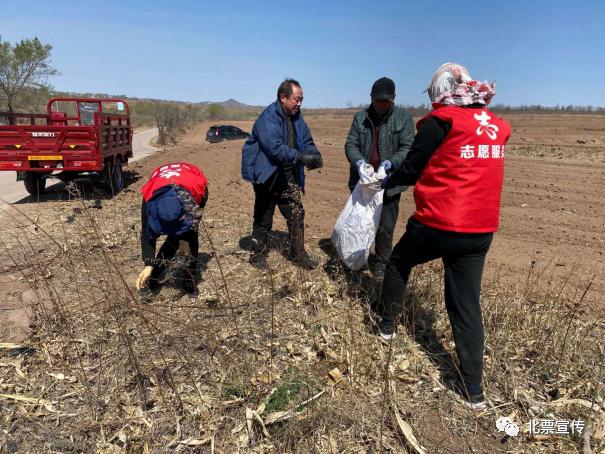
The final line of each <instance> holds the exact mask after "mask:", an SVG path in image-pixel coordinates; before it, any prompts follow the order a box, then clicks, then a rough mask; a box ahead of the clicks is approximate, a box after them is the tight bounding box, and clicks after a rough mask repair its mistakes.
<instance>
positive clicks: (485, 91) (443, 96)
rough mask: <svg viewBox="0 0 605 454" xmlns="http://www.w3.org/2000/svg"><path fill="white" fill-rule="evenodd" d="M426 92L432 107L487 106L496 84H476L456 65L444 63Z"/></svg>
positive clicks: (476, 82) (494, 92) (462, 67)
mask: <svg viewBox="0 0 605 454" xmlns="http://www.w3.org/2000/svg"><path fill="white" fill-rule="evenodd" d="M427 91H428V93H429V98H430V99H431V102H432V103H433V107H434V108H437V107H439V106H446V105H449V106H468V105H469V104H477V103H478V104H483V105H487V104H489V102H490V101H491V99H492V97H493V96H494V95H495V94H496V82H492V83H491V84H489V83H488V82H487V81H485V82H478V81H476V80H473V79H472V78H471V75H470V73H469V72H468V70H467V69H466V68H465V67H464V66H462V65H459V64H458V63H444V64H443V65H441V66H440V67H439V69H437V71H435V74H433V78H432V79H431V83H430V84H429V86H428V88H427Z"/></svg>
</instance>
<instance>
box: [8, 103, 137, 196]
mask: <svg viewBox="0 0 605 454" xmlns="http://www.w3.org/2000/svg"><path fill="white" fill-rule="evenodd" d="M46 111H47V112H46V114H35V113H16V112H0V171H2V170H12V171H17V180H23V182H24V183H25V189H26V190H27V192H29V193H30V194H31V195H40V194H41V193H43V192H44V189H45V188H46V179H47V178H48V177H50V176H51V175H53V176H54V177H57V178H59V179H60V180H62V181H70V180H73V179H74V178H75V177H76V176H78V175H79V174H82V173H85V172H98V173H101V175H102V176H103V180H104V181H105V185H106V187H107V189H108V190H109V193H110V194H112V195H114V194H116V193H118V192H119V191H120V190H121V189H122V188H123V187H124V177H123V174H122V166H123V165H124V164H126V163H127V162H128V158H131V157H132V126H131V124H130V108H129V107H128V104H127V103H126V102H125V101H123V100H121V99H106V98H102V99H101V98H53V99H51V100H49V101H48V104H47V106H46Z"/></svg>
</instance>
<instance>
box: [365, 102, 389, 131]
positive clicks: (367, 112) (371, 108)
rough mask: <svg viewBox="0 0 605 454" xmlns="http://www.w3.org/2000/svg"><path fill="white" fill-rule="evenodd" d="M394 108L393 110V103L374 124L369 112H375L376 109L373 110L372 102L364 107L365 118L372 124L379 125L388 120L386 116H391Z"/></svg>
mask: <svg viewBox="0 0 605 454" xmlns="http://www.w3.org/2000/svg"><path fill="white" fill-rule="evenodd" d="M394 110H395V104H393V105H392V106H391V108H390V109H389V111H388V112H387V113H385V114H384V117H382V118H381V119H380V123H378V124H377V125H375V124H374V122H373V121H372V117H371V115H370V114H371V113H376V111H375V110H374V106H372V104H370V106H369V107H368V108H367V109H366V118H367V119H368V120H369V122H370V123H371V124H372V126H380V125H381V124H382V123H384V122H386V121H387V120H388V118H389V117H390V116H391V114H392V113H393V111H394Z"/></svg>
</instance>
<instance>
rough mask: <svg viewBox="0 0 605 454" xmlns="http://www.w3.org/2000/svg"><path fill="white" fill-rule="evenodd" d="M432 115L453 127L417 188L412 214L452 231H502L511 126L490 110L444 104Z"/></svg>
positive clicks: (429, 163) (438, 227)
mask: <svg viewBox="0 0 605 454" xmlns="http://www.w3.org/2000/svg"><path fill="white" fill-rule="evenodd" d="M429 116H432V117H436V118H439V119H441V120H443V121H446V122H448V123H449V124H451V130H450V132H449V134H448V135H447V136H446V138H445V139H444V140H443V142H442V143H441V145H439V147H438V148H437V150H435V152H434V153H433V156H431V159H430V160H429V162H428V164H427V166H426V167H425V169H424V171H423V173H422V176H421V177H420V179H419V180H418V182H417V183H416V187H415V188H414V200H415V202H416V212H415V213H414V217H415V218H416V219H417V220H418V221H420V222H421V223H422V224H425V225H427V226H429V227H434V228H437V229H441V230H446V231H451V232H465V233H488V232H495V231H496V230H498V224H499V221H500V219H499V218H500V195H501V193H502V182H503V179H504V151H505V145H506V143H507V142H508V139H509V137H510V134H511V130H510V126H509V125H508V123H507V122H506V121H505V120H503V119H502V118H499V117H497V116H496V115H494V114H493V113H492V112H490V111H489V110H487V109H485V108H483V109H473V108H463V107H457V106H446V107H440V108H438V109H436V110H434V111H432V112H430V113H429V114H428V115H426V116H425V117H423V118H422V119H421V120H420V121H419V122H418V124H417V126H420V124H421V123H422V122H423V121H424V120H425V119H426V118H428V117H429Z"/></svg>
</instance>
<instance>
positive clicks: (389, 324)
mask: <svg viewBox="0 0 605 454" xmlns="http://www.w3.org/2000/svg"><path fill="white" fill-rule="evenodd" d="M395 328H396V327H395V321H394V320H389V319H384V318H381V319H380V320H379V321H378V336H380V338H381V339H382V340H385V341H387V342H390V341H392V340H393V339H395V338H396V337H397V333H396V330H395Z"/></svg>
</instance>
